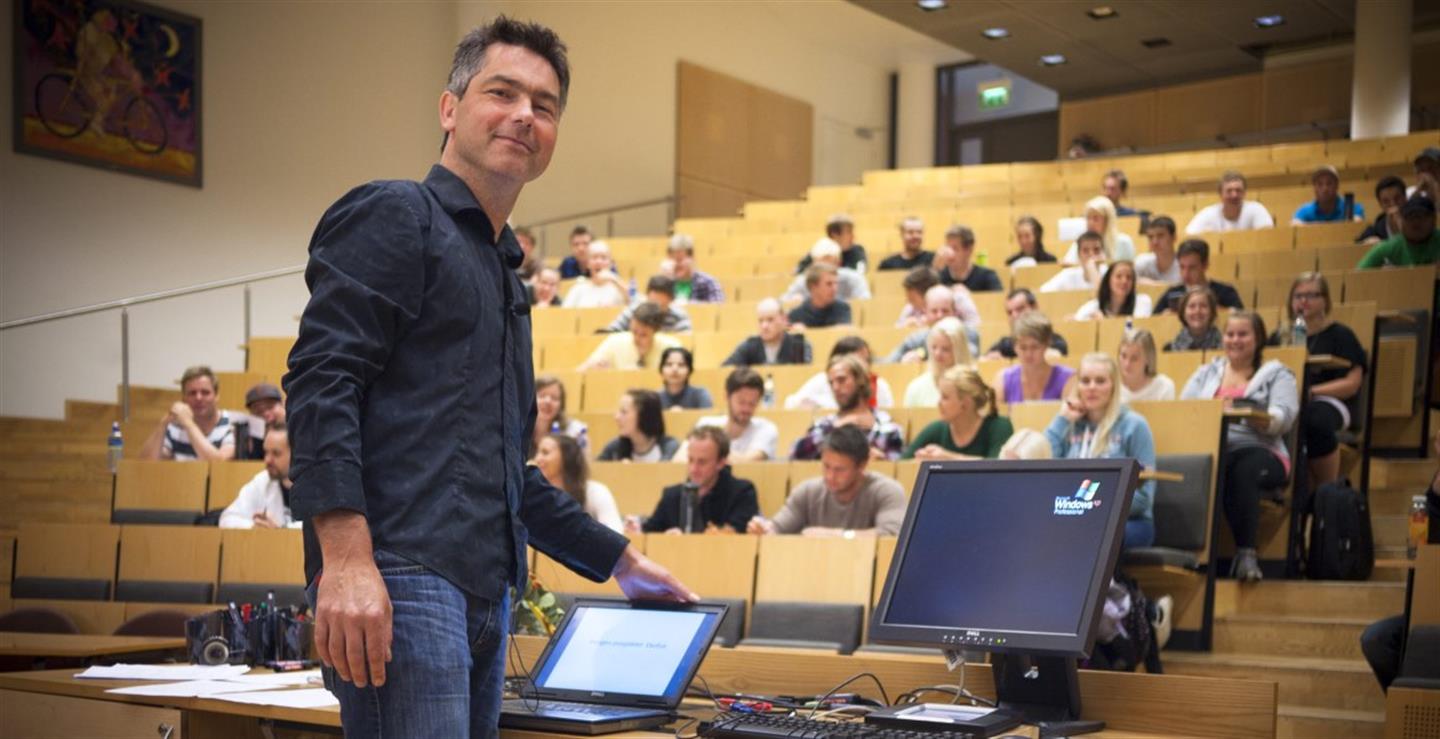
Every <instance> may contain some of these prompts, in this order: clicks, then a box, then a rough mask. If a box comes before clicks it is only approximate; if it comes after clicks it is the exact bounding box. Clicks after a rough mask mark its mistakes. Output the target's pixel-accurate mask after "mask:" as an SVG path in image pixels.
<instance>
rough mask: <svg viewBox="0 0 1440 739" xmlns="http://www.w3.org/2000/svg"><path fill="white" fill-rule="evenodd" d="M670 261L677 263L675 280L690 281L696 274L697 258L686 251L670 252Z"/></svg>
mask: <svg viewBox="0 0 1440 739" xmlns="http://www.w3.org/2000/svg"><path fill="white" fill-rule="evenodd" d="M670 260H671V261H673V262H674V263H675V279H677V280H688V279H690V276H691V275H692V274H694V272H695V257H693V256H691V255H690V252H688V251H685V250H684V249H676V250H674V251H672V252H670Z"/></svg>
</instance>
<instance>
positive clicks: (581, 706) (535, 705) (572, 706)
mask: <svg viewBox="0 0 1440 739" xmlns="http://www.w3.org/2000/svg"><path fill="white" fill-rule="evenodd" d="M505 708H509V709H518V710H521V711H526V712H531V713H569V714H581V715H584V716H595V717H600V718H604V717H607V716H628V715H630V714H632V713H635V711H636V709H635V708H633V707H630V706H597V705H595V704H593V703H569V702H566V701H531V700H523V699H522V700H508V701H505Z"/></svg>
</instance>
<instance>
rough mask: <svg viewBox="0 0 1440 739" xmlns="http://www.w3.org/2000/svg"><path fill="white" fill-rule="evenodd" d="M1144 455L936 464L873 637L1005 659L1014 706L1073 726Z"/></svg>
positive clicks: (905, 534) (904, 536)
mask: <svg viewBox="0 0 1440 739" xmlns="http://www.w3.org/2000/svg"><path fill="white" fill-rule="evenodd" d="M1139 471H1140V466H1139V464H1138V463H1137V462H1136V461H1135V460H1133V459H1082V460H1047V461H1023V462H1001V461H983V462H926V463H922V464H921V465H920V474H919V476H918V477H917V479H916V481H915V490H914V492H913V494H912V495H911V497H910V506H909V509H908V510H907V511H906V514H905V523H904V525H903V526H902V527H901V529H900V536H899V539H898V540H897V541H896V544H895V557H894V560H893V561H892V562H891V564H890V572H889V575H888V577H886V579H885V589H884V592H883V594H882V595H881V597H880V604H879V605H878V606H877V607H876V609H875V615H874V617H873V618H872V620H871V626H870V639H871V641H874V642H880V643H890V644H908V645H920V646H935V645H938V646H941V647H943V648H947V649H952V650H961V649H976V650H987V651H990V652H992V653H994V655H995V657H996V659H994V660H992V663H993V666H994V670H995V685H996V692H997V694H998V697H999V699H1000V704H1001V705H1002V707H1005V708H1008V709H1010V710H1013V711H1016V712H1018V713H1020V714H1021V716H1022V717H1023V718H1025V719H1026V720H1027V721H1029V722H1031V723H1041V722H1053V721H1066V720H1075V719H1078V718H1079V713H1080V699H1079V689H1078V686H1077V683H1076V674H1075V661H1076V659H1077V658H1084V657H1088V656H1089V654H1090V651H1091V649H1092V648H1093V647H1094V646H1095V628H1096V625H1097V623H1098V621H1099V618H1100V613H1101V608H1102V607H1103V605H1104V600H1105V594H1106V592H1107V590H1108V588H1109V584H1110V578H1111V575H1112V574H1113V572H1114V570H1115V562H1116V560H1117V559H1118V557H1119V555H1120V544H1121V541H1122V539H1123V538H1124V530H1125V529H1124V527H1125V520H1126V519H1127V518H1128V517H1129V512H1130V499H1131V496H1132V495H1133V494H1134V491H1135V487H1136V484H1137V482H1138V480H1139Z"/></svg>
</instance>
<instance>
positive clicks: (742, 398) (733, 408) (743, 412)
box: [730, 387, 760, 426]
mask: <svg viewBox="0 0 1440 739" xmlns="http://www.w3.org/2000/svg"><path fill="white" fill-rule="evenodd" d="M759 407H760V391H759V390H756V389H755V388H753V387H742V388H740V389H739V390H736V391H735V392H733V393H730V420H732V421H734V422H735V423H738V424H740V425H741V426H744V425H745V424H747V423H750V419H751V418H754V417H755V409H756V408H759Z"/></svg>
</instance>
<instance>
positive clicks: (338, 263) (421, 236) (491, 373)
mask: <svg viewBox="0 0 1440 739" xmlns="http://www.w3.org/2000/svg"><path fill="white" fill-rule="evenodd" d="M520 260H521V251H520V246H519V244H518V243H517V242H516V241H515V237H514V234H513V233H512V232H511V231H510V229H509V228H508V227H507V228H504V229H503V230H502V231H501V233H500V234H499V235H498V237H497V236H496V234H495V233H494V229H493V227H492V226H491V222H490V218H489V217H488V216H487V215H486V214H485V212H484V211H483V210H482V209H481V207H480V205H479V204H478V203H477V202H476V200H475V197H474V195H473V194H472V193H471V192H470V189H469V187H468V186H467V185H466V184H465V182H464V181H462V180H461V179H460V178H459V177H457V176H455V175H454V174H453V173H451V172H450V171H449V170H447V169H445V168H444V167H441V166H439V165H436V166H435V167H433V168H431V170H430V174H429V176H427V177H426V178H425V181H424V183H415V182H408V181H380V182H372V183H370V184H367V185H362V186H360V187H358V188H356V189H354V190H352V191H351V192H349V193H348V194H346V195H345V196H344V197H342V198H341V199H340V200H339V201H338V202H336V203H335V204H334V205H333V206H331V208H330V210H329V211H327V212H326V213H325V215H324V216H323V217H322V218H321V220H320V224H319V226H317V227H316V230H315V234H314V236H313V237H312V239H311V242H310V263H309V265H308V267H307V268H306V271H305V281H306V284H307V285H308V286H309V288H310V302H309V304H308V305H307V306H306V308H305V314H304V316H303V317H302V318H301V321H300V335H299V339H298V340H297V341H296V343H295V348H294V349H293V350H292V351H291V353H290V372H289V373H288V374H287V375H286V376H285V383H284V384H285V390H286V395H287V397H288V413H287V420H288V422H289V430H290V443H291V447H292V450H293V455H294V456H293V459H292V463H291V467H290V470H291V476H292V478H293V479H294V487H293V489H292V491H291V504H292V510H293V513H294V515H295V516H296V518H300V519H305V520H306V523H305V573H306V579H307V580H312V579H313V578H314V577H315V576H316V574H317V573H318V572H319V571H320V569H321V566H322V562H321V552H320V547H319V543H318V540H317V539H316V537H315V530H314V524H313V521H312V520H311V519H313V517H314V516H317V515H319V514H322V513H325V512H327V511H332V510H336V509H350V510H355V511H359V512H360V513H362V514H364V515H365V517H366V520H367V521H368V523H369V526H370V534H371V538H372V540H373V544H374V546H375V548H376V549H383V550H386V551H389V552H391V553H394V554H398V555H400V556H402V557H405V558H406V559H410V560H412V561H414V562H416V563H417V564H421V565H424V566H426V567H428V568H429V569H431V570H433V571H434V572H436V573H437V574H439V575H441V576H443V577H445V578H446V579H448V580H450V581H451V582H453V583H455V584H456V585H457V586H458V587H460V588H461V589H463V590H465V591H467V592H469V593H471V594H473V595H476V596H479V597H483V598H491V599H499V598H500V597H501V596H503V595H504V593H505V590H506V588H507V587H508V586H509V585H513V584H523V583H524V582H525V576H526V566H525V561H526V560H525V557H526V550H525V547H526V544H527V542H529V543H533V544H534V545H535V546H536V547H537V548H539V549H540V550H541V551H543V552H545V553H546V554H548V555H550V556H551V557H554V558H555V559H557V560H559V561H561V562H563V563H565V564H567V565H569V566H571V567H572V568H573V569H576V570H577V571H578V572H580V573H581V574H584V575H586V576H587V577H590V578H592V579H595V580H603V579H605V578H608V577H609V576H610V573H611V570H612V569H613V568H614V566H615V563H616V561H617V560H618V559H619V556H620V553H621V552H622V551H623V550H624V548H625V546H626V543H627V542H626V539H625V538H624V537H623V536H620V535H619V534H616V533H614V532H611V531H610V530H609V529H607V528H605V527H604V526H602V525H600V524H598V523H596V522H595V521H594V520H592V519H591V518H590V517H589V516H588V515H586V514H585V512H584V510H583V509H582V508H581V507H580V505H579V504H577V503H576V502H575V501H574V499H572V498H571V497H570V496H568V495H566V494H565V493H563V492H560V491H559V490H556V489H555V488H554V487H553V486H551V485H550V484H549V483H547V482H546V481H545V479H544V478H543V477H542V476H541V475H540V473H539V472H538V471H537V470H536V469H535V468H534V467H527V466H526V465H525V459H526V457H527V456H528V455H527V451H528V450H527V447H528V446H529V440H530V439H531V438H532V437H531V431H532V429H533V427H534V423H535V388H534V369H533V367H532V365H531V336H530V313H529V305H528V303H527V301H526V298H525V291H524V287H523V285H522V284H521V282H520V280H519V278H518V277H517V276H516V275H515V273H514V267H517V266H519V264H520ZM522 587H523V585H522Z"/></svg>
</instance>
